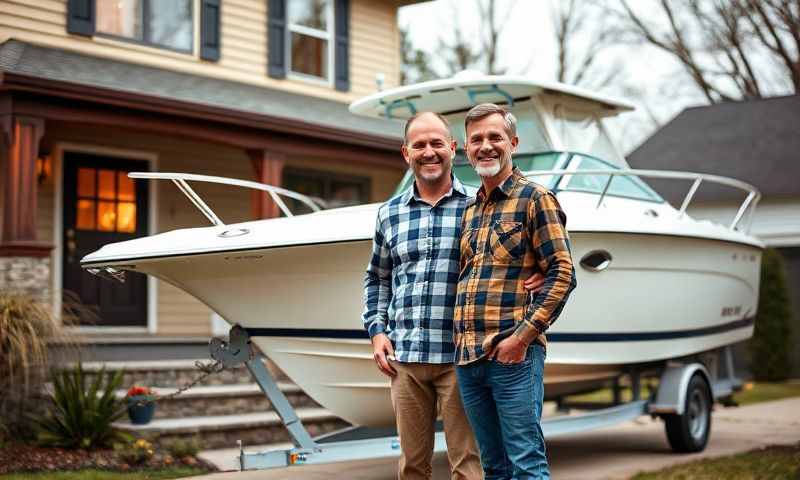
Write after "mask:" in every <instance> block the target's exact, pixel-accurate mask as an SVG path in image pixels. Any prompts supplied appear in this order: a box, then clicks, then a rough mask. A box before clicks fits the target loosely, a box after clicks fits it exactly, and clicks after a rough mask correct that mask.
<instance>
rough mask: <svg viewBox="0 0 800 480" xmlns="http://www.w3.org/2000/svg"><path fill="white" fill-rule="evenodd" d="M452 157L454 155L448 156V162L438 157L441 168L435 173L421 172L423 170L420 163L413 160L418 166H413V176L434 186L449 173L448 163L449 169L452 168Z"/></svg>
mask: <svg viewBox="0 0 800 480" xmlns="http://www.w3.org/2000/svg"><path fill="white" fill-rule="evenodd" d="M453 158H455V155H453V156H451V157H450V161H449V162H448V161H447V160H445V159H443V158H440V159H439V160H441V164H440V166H441V169H440V170H439V173H436V174H425V173H423V172H422V171H423V165H422V163H420V162H415V163H416V165H417V167H418V168H414V177H415V178H416V179H418V180H420V181H422V182H425V183H427V184H428V185H430V186H435V185H437V184H438V183H439V182H442V181H444V180H443V179H444V178H446V177H449V173H450V172H448V164H449V165H450V169H449V170H452V162H453Z"/></svg>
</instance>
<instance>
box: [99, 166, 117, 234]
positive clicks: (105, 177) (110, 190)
mask: <svg viewBox="0 0 800 480" xmlns="http://www.w3.org/2000/svg"><path fill="white" fill-rule="evenodd" d="M97 173H98V177H99V178H98V179H99V182H98V184H99V189H98V190H99V192H98V197H100V198H103V199H107V200H114V198H115V197H116V195H115V192H114V177H115V176H116V175H114V173H115V172H114V170H99V171H98V172H97ZM98 223H99V222H98Z"/></svg>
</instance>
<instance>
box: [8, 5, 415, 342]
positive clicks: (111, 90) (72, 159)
mask: <svg viewBox="0 0 800 480" xmlns="http://www.w3.org/2000/svg"><path fill="white" fill-rule="evenodd" d="M408 3H414V2H412V1H407V0H169V1H158V0H113V1H112V0H6V1H3V2H2V4H0V120H2V121H1V122H0V125H1V126H2V133H3V136H2V141H1V142H0V145H2V148H0V152H1V153H0V222H1V223H0V225H2V236H1V237H0V289H8V288H15V289H21V290H26V291H29V292H33V293H36V294H39V295H42V296H43V298H49V299H52V302H53V304H54V308H56V309H58V308H59V306H60V304H61V302H62V291H63V292H72V293H74V294H75V295H77V296H78V297H79V299H80V300H81V301H82V302H83V303H85V304H87V305H90V306H97V307H99V310H98V312H99V316H98V318H97V319H96V320H95V321H94V322H93V323H92V324H91V325H88V324H87V325H83V326H82V327H81V328H80V332H81V333H85V334H87V335H88V336H89V337H90V338H94V339H96V341H97V343H102V341H103V340H108V339H110V338H112V337H113V338H116V339H120V338H121V339H123V340H124V341H134V340H136V341H145V340H146V339H148V338H150V339H153V341H155V340H156V339H158V341H161V342H168V341H169V340H170V339H173V340H175V341H176V342H177V341H189V342H190V343H191V342H193V341H195V340H198V341H199V340H200V339H202V338H206V339H207V338H208V336H209V335H210V334H212V331H213V330H214V327H213V324H214V319H213V318H212V317H213V315H212V312H211V311H210V310H209V309H208V308H207V307H206V306H204V305H203V304H201V303H200V302H199V301H197V300H196V299H194V298H192V297H190V296H189V295H187V294H185V293H184V292H182V291H180V290H178V289H177V288H175V287H172V286H171V285H169V284H167V283H165V282H161V281H156V280H153V279H147V278H144V276H138V277H137V276H135V275H134V276H133V277H129V281H127V282H126V283H124V284H114V285H112V283H111V282H108V281H105V280H100V279H98V278H95V277H93V276H91V275H89V274H87V273H85V272H83V271H82V270H81V269H80V266H79V261H80V259H81V257H82V256H83V255H85V254H87V253H89V252H91V251H93V250H96V249H97V248H99V247H100V246H102V245H103V244H106V243H109V242H116V241H121V240H125V239H128V238H132V237H136V236H142V235H149V234H154V233H158V232H163V231H168V230H172V229H176V228H184V227H191V226H204V225H206V224H207V222H206V220H205V219H204V218H203V216H202V215H201V214H200V213H199V212H198V211H197V210H196V209H195V208H194V207H193V206H192V205H191V204H190V203H189V202H188V200H187V199H186V198H184V197H183V195H182V194H181V193H180V192H179V191H178V189H177V188H175V186H174V185H172V184H171V183H170V182H156V183H148V182H146V181H135V182H134V181H131V180H129V179H128V178H127V177H126V173H127V172H130V171H137V170H139V171H141V170H149V171H162V172H190V173H197V174H206V175H218V176H226V177H235V178H240V179H247V180H258V181H261V182H264V183H269V184H273V185H278V186H284V187H286V188H289V189H294V190H298V191H301V192H304V193H308V194H311V195H315V196H318V197H322V198H323V199H326V200H329V201H330V203H331V204H333V205H348V204H356V203H365V202H374V201H381V200H384V199H386V198H388V197H389V196H390V195H391V193H392V191H393V190H394V188H395V185H396V184H397V183H398V182H399V180H400V178H401V176H402V174H403V172H404V171H405V163H404V162H403V161H402V158H401V157H400V154H399V146H400V143H401V141H402V125H399V124H397V123H395V122H392V121H388V120H386V121H380V120H375V119H367V118H360V117H355V116H353V115H352V114H350V113H349V112H348V110H347V105H348V103H349V102H350V101H352V100H353V99H356V98H359V97H361V96H364V95H366V94H370V93H373V92H374V91H376V89H377V87H376V79H377V78H381V79H382V82H383V84H384V85H385V86H386V87H387V88H388V87H394V86H396V85H398V82H399V71H400V58H399V30H398V25H397V10H398V8H399V7H400V6H401V5H405V4H408ZM196 189H197V190H198V192H199V193H201V194H202V195H203V197H204V199H205V200H206V201H207V202H208V203H209V204H210V205H211V206H212V208H214V210H215V211H216V212H217V213H218V214H219V215H220V217H221V218H222V220H223V221H225V222H226V223H232V222H236V221H244V220H249V219H252V218H254V217H270V216H274V215H276V214H277V208H276V205H274V204H272V203H271V202H270V200H269V199H268V198H266V197H265V196H263V195H260V194H254V193H253V192H252V191H250V190H246V189H239V188H236V187H229V186H221V185H197V186H196ZM364 261H365V262H366V261H367V259H366V258H365V259H364ZM365 264H366V263H365ZM355 321H356V320H354V322H355ZM217 330H219V329H217ZM187 338H188V340H186V339H187ZM192 339H195V340H192Z"/></svg>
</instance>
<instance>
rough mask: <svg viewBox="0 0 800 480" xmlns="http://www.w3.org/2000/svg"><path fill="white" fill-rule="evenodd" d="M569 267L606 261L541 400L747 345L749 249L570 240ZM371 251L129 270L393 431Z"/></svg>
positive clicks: (645, 240)
mask: <svg viewBox="0 0 800 480" xmlns="http://www.w3.org/2000/svg"><path fill="white" fill-rule="evenodd" d="M571 236H572V247H573V257H574V258H575V261H576V264H577V263H578V261H579V260H580V259H581V258H583V256H584V255H586V254H588V253H589V252H592V251H595V250H598V249H602V250H606V251H608V252H609V253H610V254H611V257H612V262H611V264H610V266H609V267H608V268H607V269H606V270H604V271H601V272H591V271H588V270H585V269H583V268H581V267H578V266H577V265H576V270H577V280H578V288H577V289H576V290H575V292H574V293H573V295H572V297H571V298H570V301H569V303H568V304H567V306H566V308H565V309H564V311H563V313H562V316H561V318H560V319H559V320H558V322H557V323H556V324H555V325H554V326H553V328H552V329H551V330H550V331H549V332H548V339H549V346H548V355H547V360H546V367H545V382H546V383H545V394H546V396H547V397H554V396H558V395H564V394H567V393H572V392H576V391H585V390H587V389H591V388H594V387H598V386H600V385H602V384H603V382H605V381H606V380H608V379H609V378H613V377H614V376H616V375H618V374H619V373H620V372H621V371H622V368H623V366H624V365H628V364H638V363H647V362H654V361H660V360H666V359H670V358H677V357H682V356H686V355H692V354H696V353H699V352H704V351H708V350H712V349H714V348H717V347H720V346H723V345H728V344H732V343H735V342H738V341H742V340H745V339H747V338H749V337H750V336H751V335H752V331H753V321H752V318H753V316H754V315H755V311H756V305H757V302H758V281H759V266H760V256H761V251H760V249H759V248H757V247H754V246H751V245H746V244H739V243H734V242H726V241H719V240H710V239H702V238H691V237H679V236H669V235H648V234H631V233H604V232H580V231H578V232H575V231H573V232H572V233H571ZM370 248H371V241H369V240H357V241H349V242H338V243H328V244H316V245H304V246H291V247H277V248H265V249H260V250H259V249H253V250H248V251H244V252H236V253H210V254H202V255H191V256H182V257H163V258H153V259H145V260H139V261H137V262H135V270H137V271H141V272H144V273H147V274H151V275H154V276H156V277H158V278H161V279H162V280H165V281H167V282H170V283H172V284H174V285H176V286H177V287H179V288H181V289H183V290H185V291H187V292H188V293H190V294H192V295H194V296H195V297H197V298H198V299H200V300H202V301H203V302H205V303H206V304H207V305H208V306H209V307H211V308H212V309H213V310H214V311H216V312H217V313H218V314H220V315H221V316H222V317H223V318H225V319H226V320H227V321H229V322H230V323H238V324H240V325H242V326H243V327H245V328H247V329H250V330H251V333H252V334H253V337H254V342H255V343H256V344H257V345H258V346H259V347H260V348H261V349H262V350H263V351H264V353H265V354H267V355H268V356H269V357H270V358H271V359H272V360H273V361H274V362H275V363H276V364H277V365H278V366H279V367H280V368H281V369H282V370H284V372H286V374H287V375H288V376H289V377H290V378H292V380H294V381H295V382H296V383H297V384H298V385H299V386H300V387H301V388H303V389H304V390H305V391H306V392H307V393H308V394H309V395H310V396H311V397H312V398H314V399H315V400H316V401H317V402H319V403H320V404H321V405H323V406H324V407H326V408H328V409H329V410H331V411H332V412H334V413H335V414H336V415H339V416H341V417H342V418H344V419H346V420H348V421H350V422H352V423H354V424H358V425H369V426H372V425H376V426H377V425H388V424H392V423H393V421H394V419H393V418H394V417H393V413H392V408H391V401H390V399H389V390H388V387H389V383H388V380H387V378H386V377H384V376H382V375H381V374H380V373H379V372H378V370H377V368H376V367H375V365H374V362H373V360H372V354H371V348H370V345H369V342H368V340H367V338H366V334H365V333H364V330H363V328H362V326H361V320H360V318H361V311H362V308H363V303H362V291H363V277H364V271H365V267H366V263H367V260H368V258H369V255H370Z"/></svg>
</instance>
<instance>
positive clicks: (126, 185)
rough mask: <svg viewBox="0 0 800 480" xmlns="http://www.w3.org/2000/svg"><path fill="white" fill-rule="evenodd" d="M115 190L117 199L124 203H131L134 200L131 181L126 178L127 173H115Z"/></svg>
mask: <svg viewBox="0 0 800 480" xmlns="http://www.w3.org/2000/svg"><path fill="white" fill-rule="evenodd" d="M117 188H118V191H117V199H119V200H122V201H125V202H133V201H135V200H136V192H135V190H134V188H133V179H132V178H128V172H117Z"/></svg>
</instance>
